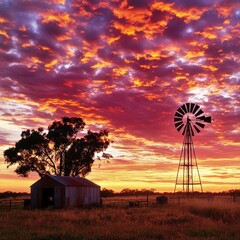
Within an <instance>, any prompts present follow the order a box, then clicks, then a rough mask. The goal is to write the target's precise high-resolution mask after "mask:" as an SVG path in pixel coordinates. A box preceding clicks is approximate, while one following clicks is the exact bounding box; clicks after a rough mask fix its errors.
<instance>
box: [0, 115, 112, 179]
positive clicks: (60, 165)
mask: <svg viewBox="0 0 240 240" xmlns="http://www.w3.org/2000/svg"><path fill="white" fill-rule="evenodd" d="M84 126H85V123H84V122H83V120H82V119H81V118H69V117H63V118H62V120H61V121H54V122H53V123H52V124H51V125H50V126H49V127H48V130H47V131H44V129H43V128H38V129H37V130H29V129H28V130H26V131H23V132H22V134H21V139H20V140H19V141H18V142H16V144H15V147H11V148H9V149H7V150H5V151H4V158H5V162H6V163H7V164H8V167H9V166H11V165H14V164H17V168H16V170H15V172H16V173H17V174H18V175H20V176H23V177H26V176H28V173H29V172H31V171H32V172H37V173H38V174H39V175H40V176H43V175H45V174H51V175H58V176H78V175H79V176H85V175H86V174H88V173H89V172H90V171H91V166H92V164H93V162H94V156H95V153H100V152H103V151H104V150H106V149H107V148H108V146H109V144H110V140H109V138H108V131H106V130H102V131H100V132H91V131H88V132H87V135H85V136H83V137H81V138H79V137H78V136H77V135H78V133H79V132H80V131H82V130H83V129H84ZM103 157H104V158H110V157H111V155H109V154H103Z"/></svg>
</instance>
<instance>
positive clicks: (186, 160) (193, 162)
mask: <svg viewBox="0 0 240 240" xmlns="http://www.w3.org/2000/svg"><path fill="white" fill-rule="evenodd" d="M203 114H204V112H203V110H202V109H201V108H200V106H199V105H197V104H195V103H186V104H183V105H182V106H181V107H179V108H178V109H177V111H176V113H175V115H174V124H175V127H176V129H177V131H178V132H180V133H182V135H183V136H184V139H183V145H182V151H181V155H180V161H179V165H178V171H177V177H176V182H175V188H174V193H175V192H176V189H177V186H178V185H181V186H182V192H184V193H189V192H194V186H195V185H199V186H200V189H201V192H202V191H203V189H202V182H201V178H200V174H199V170H198V165H197V159H196V154H195V150H194V146H193V140H192V137H193V136H194V134H195V133H200V132H201V130H202V129H203V128H204V127H205V123H211V121H212V119H211V117H206V116H205V115H203Z"/></svg>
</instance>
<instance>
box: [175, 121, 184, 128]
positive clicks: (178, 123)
mask: <svg viewBox="0 0 240 240" xmlns="http://www.w3.org/2000/svg"><path fill="white" fill-rule="evenodd" d="M181 124H183V122H177V123H175V127H176V128H177V127H178V126H179V125H181Z"/></svg>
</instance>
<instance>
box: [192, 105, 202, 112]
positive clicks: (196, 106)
mask: <svg viewBox="0 0 240 240" xmlns="http://www.w3.org/2000/svg"><path fill="white" fill-rule="evenodd" d="M199 108H200V106H198V105H197V104H195V108H194V109H193V112H192V113H193V114H195V112H196V111H197V110H198V109H199Z"/></svg>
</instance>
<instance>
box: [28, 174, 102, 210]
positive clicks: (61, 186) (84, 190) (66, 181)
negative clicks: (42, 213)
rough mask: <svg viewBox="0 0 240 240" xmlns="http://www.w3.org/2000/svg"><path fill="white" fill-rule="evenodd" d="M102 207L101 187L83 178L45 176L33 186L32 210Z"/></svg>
mask: <svg viewBox="0 0 240 240" xmlns="http://www.w3.org/2000/svg"><path fill="white" fill-rule="evenodd" d="M89 205H100V186H98V185H97V184H95V183H93V182H91V181H89V180H87V179H86V178H83V177H69V176H64V177H62V176H51V175H45V176H44V177H42V178H41V179H39V180H38V181H37V182H35V183H34V184H33V185H31V207H32V208H47V207H53V208H77V207H81V206H89Z"/></svg>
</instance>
